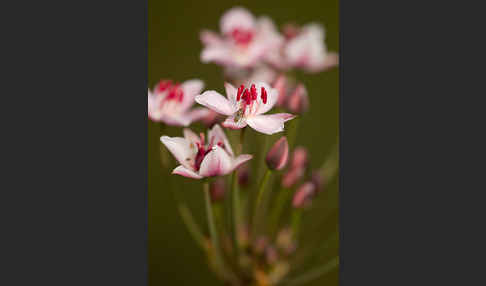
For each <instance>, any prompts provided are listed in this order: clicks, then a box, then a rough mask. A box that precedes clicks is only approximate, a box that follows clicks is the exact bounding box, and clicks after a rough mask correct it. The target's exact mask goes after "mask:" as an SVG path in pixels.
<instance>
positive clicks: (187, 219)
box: [178, 204, 207, 250]
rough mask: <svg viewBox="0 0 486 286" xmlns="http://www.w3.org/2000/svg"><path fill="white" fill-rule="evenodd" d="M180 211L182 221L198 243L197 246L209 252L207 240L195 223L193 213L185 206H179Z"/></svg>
mask: <svg viewBox="0 0 486 286" xmlns="http://www.w3.org/2000/svg"><path fill="white" fill-rule="evenodd" d="M178 209H179V213H180V215H181V217H182V221H183V222H184V224H185V225H186V227H187V229H188V230H189V233H190V234H191V236H192V238H193V239H194V240H195V241H196V242H197V244H198V245H199V246H200V247H201V248H202V249H203V250H207V244H206V238H205V237H204V235H203V234H202V232H201V230H200V229H199V226H198V225H197V224H196V222H195V221H194V218H193V216H192V214H191V212H190V211H189V209H188V208H187V206H186V205H184V204H179V205H178Z"/></svg>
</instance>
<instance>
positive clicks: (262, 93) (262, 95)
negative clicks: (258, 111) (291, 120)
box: [261, 86, 267, 104]
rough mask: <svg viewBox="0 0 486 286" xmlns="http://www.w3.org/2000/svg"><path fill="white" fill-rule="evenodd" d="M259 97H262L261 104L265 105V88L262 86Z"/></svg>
mask: <svg viewBox="0 0 486 286" xmlns="http://www.w3.org/2000/svg"><path fill="white" fill-rule="evenodd" d="M261 97H262V101H263V104H266V103H267V91H266V90H265V88H264V87H263V86H262V92H261Z"/></svg>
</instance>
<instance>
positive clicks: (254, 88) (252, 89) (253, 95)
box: [250, 84, 257, 101]
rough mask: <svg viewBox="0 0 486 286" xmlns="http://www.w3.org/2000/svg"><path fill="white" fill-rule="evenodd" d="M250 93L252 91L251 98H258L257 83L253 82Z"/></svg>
mask: <svg viewBox="0 0 486 286" xmlns="http://www.w3.org/2000/svg"><path fill="white" fill-rule="evenodd" d="M250 93H251V100H252V101H253V100H256V99H257V91H256V87H255V84H252V85H251V87H250Z"/></svg>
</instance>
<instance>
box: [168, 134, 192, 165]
mask: <svg viewBox="0 0 486 286" xmlns="http://www.w3.org/2000/svg"><path fill="white" fill-rule="evenodd" d="M160 141H162V143H163V144H164V145H165V147H167V149H169V151H170V152H171V153H172V155H173V156H174V157H175V158H176V160H177V161H178V162H179V163H180V164H181V165H183V166H184V167H186V168H191V166H190V165H189V161H190V160H191V158H192V157H194V156H195V154H194V152H193V150H192V149H191V147H190V144H191V143H190V142H189V141H188V140H186V139H185V138H182V137H169V136H162V137H160ZM188 159H189V160H188Z"/></svg>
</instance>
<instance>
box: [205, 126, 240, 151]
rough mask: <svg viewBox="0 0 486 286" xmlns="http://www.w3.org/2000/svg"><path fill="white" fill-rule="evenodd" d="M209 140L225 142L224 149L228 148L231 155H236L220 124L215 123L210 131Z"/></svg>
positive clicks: (216, 142) (215, 142)
mask: <svg viewBox="0 0 486 286" xmlns="http://www.w3.org/2000/svg"><path fill="white" fill-rule="evenodd" d="M208 142H212V143H214V144H216V145H217V144H218V142H221V143H223V146H224V150H226V151H227V152H228V153H229V155H230V156H231V157H233V156H234V154H233V149H231V145H230V143H229V141H228V138H227V137H226V134H224V131H223V129H222V128H221V126H219V125H218V124H216V125H214V127H213V128H212V129H210V130H209V131H208Z"/></svg>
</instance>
